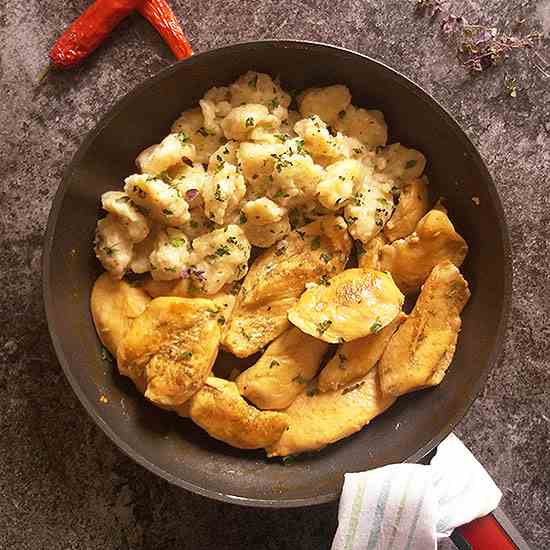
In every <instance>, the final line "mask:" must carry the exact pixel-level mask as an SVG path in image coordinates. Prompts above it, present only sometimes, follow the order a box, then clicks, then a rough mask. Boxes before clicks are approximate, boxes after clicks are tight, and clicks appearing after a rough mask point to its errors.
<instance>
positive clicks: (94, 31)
mask: <svg viewBox="0 0 550 550" xmlns="http://www.w3.org/2000/svg"><path fill="white" fill-rule="evenodd" d="M142 1H143V0H96V1H95V2H94V3H93V4H92V5H91V6H90V7H89V8H88V9H87V10H86V11H85V12H84V13H83V14H82V15H81V16H80V17H79V18H78V19H77V20H76V21H74V22H73V24H72V25H71V26H70V27H69V28H68V29H67V30H66V31H65V32H64V33H63V35H62V36H61V37H60V38H59V40H58V41H57V42H56V43H55V45H54V47H53V48H52V49H51V51H50V59H51V60H52V61H53V62H54V64H55V66H56V67H58V68H61V69H68V68H70V67H74V66H75V65H78V64H79V63H80V62H82V61H83V60H84V59H85V58H86V57H88V55H90V54H91V53H92V52H93V51H94V50H95V49H96V48H97V47H98V46H99V45H100V44H101V43H102V42H103V40H105V38H106V37H107V36H108V35H109V33H110V32H111V31H112V30H113V29H114V28H115V27H116V26H117V25H118V24H119V23H120V22H121V21H122V20H123V19H124V18H125V17H126V16H128V15H129V14H130V13H131V12H132V11H133V10H134V9H136V8H137V7H138V6H139V5H140V4H141V3H142Z"/></svg>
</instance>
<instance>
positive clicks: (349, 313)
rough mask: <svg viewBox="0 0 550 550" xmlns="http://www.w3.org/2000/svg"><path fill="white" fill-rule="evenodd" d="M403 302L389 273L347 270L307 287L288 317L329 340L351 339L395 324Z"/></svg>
mask: <svg viewBox="0 0 550 550" xmlns="http://www.w3.org/2000/svg"><path fill="white" fill-rule="evenodd" d="M403 301H404V296H403V294H401V292H400V291H399V289H398V288H397V286H396V285H395V283H394V282H393V279H392V278H391V275H389V274H388V273H382V272H381V271H374V270H372V269H359V268H356V269H346V271H344V272H342V273H340V274H338V275H335V276H334V277H332V279H329V280H327V281H326V282H325V283H324V284H320V285H316V286H314V287H312V288H309V289H308V290H306V291H305V292H304V293H303V294H302V296H301V297H300V300H299V301H298V303H297V304H296V305H294V306H293V307H292V308H290V310H289V311H288V319H289V321H290V322H291V323H293V324H294V325H296V326H297V327H298V328H299V329H300V330H302V331H303V332H305V333H307V334H311V336H315V337H316V338H320V339H321V340H324V341H325V342H330V343H333V344H336V343H338V342H351V341H352V340H355V339H357V338H362V337H363V336H367V335H368V334H375V333H377V332H379V331H380V329H382V328H383V327H385V326H386V325H388V324H389V323H391V321H393V320H394V319H395V318H396V317H397V315H399V313H400V311H401V307H402V306H403Z"/></svg>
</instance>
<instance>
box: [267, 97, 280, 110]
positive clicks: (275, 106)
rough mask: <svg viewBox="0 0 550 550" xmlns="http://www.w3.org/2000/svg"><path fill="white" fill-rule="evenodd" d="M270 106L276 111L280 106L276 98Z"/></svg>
mask: <svg viewBox="0 0 550 550" xmlns="http://www.w3.org/2000/svg"><path fill="white" fill-rule="evenodd" d="M269 106H270V107H271V108H272V109H276V108H277V107H278V106H279V101H278V100H277V99H276V98H273V99H272V100H271V101H270V102H269Z"/></svg>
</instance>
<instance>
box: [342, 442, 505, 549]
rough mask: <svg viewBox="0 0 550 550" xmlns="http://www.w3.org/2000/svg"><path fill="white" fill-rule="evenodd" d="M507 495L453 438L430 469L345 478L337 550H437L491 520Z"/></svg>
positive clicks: (397, 467) (387, 469)
mask: <svg viewBox="0 0 550 550" xmlns="http://www.w3.org/2000/svg"><path fill="white" fill-rule="evenodd" d="M501 497H502V493H501V492H500V489H499V488H498V487H497V486H496V485H495V483H494V482H493V480H492V479H491V477H490V476H489V474H488V473H487V472H486V471H485V469H484V468H483V466H482V465H481V464H480V463H479V462H478V461H477V460H476V459H475V458H474V456H473V455H472V453H470V451H468V449H467V448H466V447H465V446H464V445H463V444H462V442H461V441H460V440H459V439H458V438H457V437H456V436H455V435H453V434H451V435H450V436H449V437H447V439H445V440H444V441H443V442H442V443H441V444H440V445H439V447H438V448H437V453H436V455H435V457H434V458H433V459H432V461H431V463H430V465H429V466H424V465H421V464H393V465H390V466H384V467H382V468H377V469H375V470H370V471H369V472H360V473H357V474H346V475H345V480H344V488H343V490H342V496H341V497H340V508H339V511H338V530H337V531H336V535H335V537H334V541H333V543H332V550H390V549H391V550H434V549H435V548H436V547H437V540H438V539H440V538H442V537H448V536H449V535H450V534H451V533H452V531H453V529H454V528H455V527H458V526H459V525H463V524H464V523H468V522H469V521H471V520H473V519H475V518H479V517H482V516H485V515H487V514H488V513H490V512H492V511H493V510H494V509H495V508H496V507H497V506H498V503H499V502H500V499H501Z"/></svg>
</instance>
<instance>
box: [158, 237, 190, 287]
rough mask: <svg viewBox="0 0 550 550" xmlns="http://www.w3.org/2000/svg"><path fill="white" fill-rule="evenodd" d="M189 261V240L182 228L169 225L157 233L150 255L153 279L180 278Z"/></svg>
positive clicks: (167, 279)
mask: <svg viewBox="0 0 550 550" xmlns="http://www.w3.org/2000/svg"><path fill="white" fill-rule="evenodd" d="M188 263H189V240H188V238H187V237H186V235H185V233H184V232H183V231H181V229H175V228H173V227H167V228H166V229H161V230H160V231H159V232H158V234H157V239H156V242H155V247H154V249H153V251H152V252H151V254H150V256H149V266H150V270H151V275H152V276H153V279H155V280H158V281H169V280H172V279H180V278H181V277H182V273H183V271H184V270H185V269H186V268H187V266H188Z"/></svg>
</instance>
